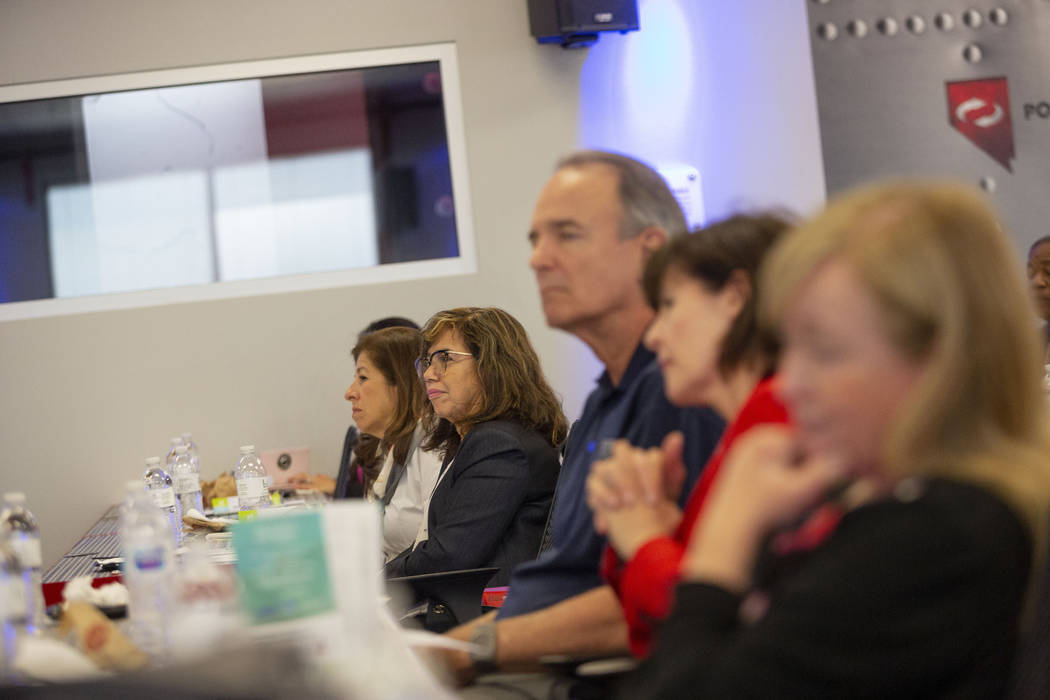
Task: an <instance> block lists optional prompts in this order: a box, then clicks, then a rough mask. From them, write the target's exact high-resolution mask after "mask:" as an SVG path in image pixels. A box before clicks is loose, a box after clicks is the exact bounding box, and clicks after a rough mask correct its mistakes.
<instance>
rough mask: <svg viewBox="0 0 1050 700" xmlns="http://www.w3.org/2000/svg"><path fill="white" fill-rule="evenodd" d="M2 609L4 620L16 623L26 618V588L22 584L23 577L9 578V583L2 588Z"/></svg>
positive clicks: (0, 595) (0, 597)
mask: <svg viewBox="0 0 1050 700" xmlns="http://www.w3.org/2000/svg"><path fill="white" fill-rule="evenodd" d="M5 589H6V590H5ZM0 610H2V611H3V614H4V617H3V619H4V620H9V621H12V622H15V623H17V622H20V621H24V620H25V618H26V612H27V607H26V589H25V586H23V585H22V579H21V578H16V577H14V576H12V577H11V578H10V579H8V583H7V585H6V586H3V587H2V588H0Z"/></svg>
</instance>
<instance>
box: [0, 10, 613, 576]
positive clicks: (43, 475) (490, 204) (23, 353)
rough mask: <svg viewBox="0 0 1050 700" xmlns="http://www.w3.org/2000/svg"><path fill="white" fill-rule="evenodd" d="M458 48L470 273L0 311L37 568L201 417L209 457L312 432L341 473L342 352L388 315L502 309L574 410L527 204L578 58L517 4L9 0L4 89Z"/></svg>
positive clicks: (568, 115)
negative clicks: (112, 305) (40, 544)
mask: <svg viewBox="0 0 1050 700" xmlns="http://www.w3.org/2000/svg"><path fill="white" fill-rule="evenodd" d="M438 41H455V42H456V44H457V49H458V52H459V67H460V78H461V82H462V90H463V111H464V120H465V129H466V134H467V158H468V164H469V168H470V173H471V190H472V192H471V194H472V200H473V207H474V212H473V214H474V222H475V226H476V236H477V240H478V244H477V245H478V264H479V269H480V271H479V273H478V274H476V275H469V276H462V277H453V278H445V279H437V280H430V281H419V282H402V283H397V284H387V285H369V286H360V287H346V288H341V289H330V290H325V291H317V292H300V293H294V294H280V295H270V296H262V297H253V298H244V299H235V300H226V301H214V302H205V303H189V304H181V305H170V306H161V307H155V308H146V309H136V310H127V311H113V312H101V313H92V314H84V315H78V316H67V317H57V318H48V319H39V320H28V321H15V322H7V323H3V324H0V378H2V379H0V384H2V387H3V390H2V391H0V445H2V457H0V458H2V459H3V467H0V489H14V488H18V489H23V490H25V491H27V492H28V494H29V498H30V504H31V507H32V508H33V509H34V511H36V513H37V515H38V516H39V518H40V520H41V527H42V531H43V537H44V559H45V563H50V562H52V561H54V560H55V559H56V558H57V557H59V556H61V555H62V554H63V553H64V552H65V551H67V550H68V549H69V548H70V547H71V546H72V545H73V544H74V542H75V540H76V538H77V537H78V536H79V535H80V534H81V533H83V532H84V531H85V530H86V529H87V528H88V527H89V526H90V525H91V524H92V523H93V522H94V520H95V519H96V518H97V517H98V516H99V515H100V514H101V513H102V512H103V510H104V509H105V508H106V507H107V506H108V505H109V504H110V503H112V502H115V501H116V500H118V499H119V497H120V495H121V484H122V482H123V481H125V480H126V479H127V478H129V477H135V476H137V475H138V474H140V473H141V462H142V459H143V458H144V457H146V456H148V455H151V454H156V453H157V452H159V451H161V450H162V449H163V448H164V446H165V445H166V443H167V439H168V437H170V436H171V435H173V434H176V433H177V432H179V431H183V430H191V431H193V433H194V437H195V438H196V440H197V441H198V443H199V444H200V448H201V453H202V470H203V472H204V475H205V476H206V477H212V476H215V475H216V474H218V473H219V472H220V471H221V470H223V469H230V468H231V467H232V464H233V462H234V461H235V458H236V457H237V447H238V445H240V444H242V443H244V442H248V441H254V442H255V443H256V444H257V445H259V446H260V447H277V446H296V445H309V446H310V447H311V449H312V459H313V464H314V465H315V466H316V467H318V468H320V469H327V470H329V471H330V472H333V473H334V469H335V465H336V463H337V462H338V459H339V453H340V450H341V448H342V438H343V432H344V431H345V430H346V426H347V424H348V422H349V418H350V411H349V409H350V406H349V404H347V403H346V402H345V401H343V391H344V389H345V387H346V385H347V384H348V383H349V381H350V374H351V370H352V363H351V360H350V359H349V348H350V346H351V345H352V342H353V339H354V336H355V334H356V332H357V330H358V329H359V328H361V327H362V326H363V325H365V324H366V323H367V322H368V321H370V320H372V319H374V318H377V317H380V316H385V315H390V314H399V315H407V316H409V317H412V318H415V319H417V320H419V321H424V320H426V318H427V317H428V316H429V315H430V314H431V313H433V312H434V311H437V310H439V309H441V308H448V307H452V306H459V305H467V304H472V305H473V304H476V305H499V306H503V307H505V308H507V309H508V310H509V311H510V312H511V313H513V314H515V315H516V316H517V317H518V318H519V319H520V320H521V321H522V323H524V324H525V326H526V328H528V329H529V331H530V333H531V335H532V337H533V340H534V341H535V343H536V345H537V347H538V349H539V351H540V353H541V355H542V357H543V359H544V361H545V364H546V368H547V370H548V373H549V375H550V378H551V381H552V383H553V384H555V386H558V387H560V388H561V389H562V391H563V393H564V394H565V403H566V410H567V411H568V412H570V413H575V412H577V411H578V409H579V405H580V403H581V402H582V398H583V395H584V394H585V392H586V390H587V385H588V384H589V383H590V379H591V376H590V375H591V373H592V372H591V369H590V365H587V369H586V370H585V371H584V372H577V371H576V370H575V367H576V366H577V364H579V363H581V362H583V363H585V364H586V362H587V359H588V357H589V352H588V351H587V350H586V349H585V348H583V346H582V345H580V344H579V343H578V342H577V341H575V340H574V339H572V338H570V337H568V336H566V335H564V334H561V333H557V332H554V331H550V330H548V329H547V328H546V327H545V324H544V322H543V317H542V314H541V313H540V309H539V304H538V301H537V296H536V292H535V287H534V283H533V280H532V277H531V273H530V272H529V270H528V267H527V264H526V259H527V255H528V247H527V244H526V240H525V234H526V229H527V225H528V219H529V215H530V212H531V207H532V200H533V199H534V198H535V195H536V193H537V192H538V191H539V188H540V187H541V186H542V184H543V181H544V180H545V179H546V177H547V176H548V174H549V172H550V169H551V166H552V164H553V162H554V160H555V159H556V157H557V156H558V155H559V154H560V153H563V152H565V151H567V150H570V149H571V148H572V147H573V146H574V143H575V139H576V133H575V128H576V108H577V76H578V73H579V68H580V65H581V63H582V62H583V60H584V58H585V57H586V53H585V52H565V51H561V50H559V49H556V48H552V47H540V46H537V45H536V44H535V43H534V42H533V40H532V39H531V37H530V36H529V32H528V19H527V14H526V7H525V4H524V2H517V1H511V0H491V1H488V0H486V1H482V2H479V1H477V0H428V1H427V2H419V1H412V0H383V1H382V2H375V1H374V0H333V1H327V0H311V1H309V2H294V3H293V2H286V1H284V0H241V1H238V0H223V2H213V1H211V0H180V2H166V1H160V0H147V1H145V2H143V1H142V0H78V2H60V1H55V2H50V1H48V0H10V1H9V0H5V1H4V2H3V4H2V5H0V84H12V83H21V82H34V81H41V80H52V79H60V78H70V77H79V76H87V75H101V74H106V73H123V72H130V71H139V70H151V69H160V68H171V67H180V66H189V65H199V64H208V63H217V62H230V61H238V60H252V59H261V58H274V57H283V56H297V55H305V54H312V53H325V52H335V51H347V50H353V49H363V48H378V47H387V46H400V45H411V44H421V43H431V42H438Z"/></svg>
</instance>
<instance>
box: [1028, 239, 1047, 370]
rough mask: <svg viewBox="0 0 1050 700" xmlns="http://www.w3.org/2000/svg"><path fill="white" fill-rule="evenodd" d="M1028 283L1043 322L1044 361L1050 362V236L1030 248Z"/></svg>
mask: <svg viewBox="0 0 1050 700" xmlns="http://www.w3.org/2000/svg"><path fill="white" fill-rule="evenodd" d="M1028 284H1029V286H1030V288H1031V292H1032V300H1033V301H1034V302H1035V312H1036V314H1038V316H1039V318H1040V320H1042V322H1043V324H1042V338H1043V346H1044V352H1043V363H1044V364H1050V236H1043V237H1042V238H1040V239H1039V240H1037V241H1036V242H1035V243H1033V244H1032V247H1031V248H1029V249H1028Z"/></svg>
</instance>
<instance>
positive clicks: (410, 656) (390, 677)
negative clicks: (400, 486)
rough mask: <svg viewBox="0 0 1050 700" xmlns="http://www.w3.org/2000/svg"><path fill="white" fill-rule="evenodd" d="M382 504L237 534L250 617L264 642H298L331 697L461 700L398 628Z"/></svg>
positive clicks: (338, 508)
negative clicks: (390, 611) (388, 602)
mask: <svg viewBox="0 0 1050 700" xmlns="http://www.w3.org/2000/svg"><path fill="white" fill-rule="evenodd" d="M380 542H381V537H380V519H379V511H378V508H377V507H376V506H375V504H372V503H368V502H367V501H363V500H359V501H343V502H337V503H334V504H331V505H329V506H327V507H325V508H323V509H320V510H302V511H291V512H285V513H281V514H279V515H276V514H275V515H273V516H269V515H267V516H264V517H260V518H258V519H256V520H249V521H244V522H241V523H238V524H237V525H236V526H235V527H234V529H233V546H234V549H235V550H236V552H237V578H238V590H239V597H240V603H241V609H242V611H243V613H244V615H245V617H247V619H248V620H249V621H250V623H251V625H252V626H251V628H250V634H251V636H252V637H253V638H254V639H255V640H257V641H269V642H277V643H289V642H290V643H294V644H295V645H296V646H298V647H299V648H300V649H301V650H303V652H304V656H305V657H306V658H308V659H310V660H311V662H312V664H313V665H315V666H316V669H317V671H318V672H319V674H318V675H319V677H320V678H321V679H323V681H322V682H323V685H324V686H325V689H327V690H335V691H339V692H340V694H343V693H350V694H352V696H353V697H361V698H370V697H376V698H379V697H382V698H398V697H403V698H409V697H428V698H431V697H433V698H442V697H449V698H451V697H453V696H452V695H451V694H450V693H449V691H448V690H447V689H445V688H444V687H442V686H441V684H440V683H438V681H437V680H436V679H435V678H434V677H433V675H432V674H431V673H430V672H429V671H428V670H427V669H426V667H425V666H424V665H423V663H422V662H421V661H420V660H419V658H418V657H417V656H416V655H415V653H414V652H413V651H412V650H411V649H410V648H409V646H408V644H407V643H406V637H405V635H404V634H403V633H402V630H400V628H398V627H396V625H392V624H390V622H389V615H387V614H386V611H385V607H384V604H383V602H382V600H383V598H382V596H383V582H382V566H381V564H382V553H381V550H380Z"/></svg>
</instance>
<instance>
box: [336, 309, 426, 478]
mask: <svg viewBox="0 0 1050 700" xmlns="http://www.w3.org/2000/svg"><path fill="white" fill-rule="evenodd" d="M422 344H423V336H422V335H421V334H420V332H419V331H417V330H415V329H413V328H403V327H395V328H383V329H381V330H378V331H373V332H371V333H367V334H365V335H363V336H361V339H360V340H358V341H357V345H355V346H354V349H353V350H352V351H351V354H352V355H353V356H354V361H357V359H358V358H359V357H360V356H361V353H368V359H370V360H371V361H372V364H373V365H374V366H375V368H376V370H377V371H378V372H379V373H380V374H382V375H383V379H385V380H386V381H387V383H389V384H391V385H393V387H394V396H395V405H394V416H393V418H392V419H391V420H390V425H388V426H387V428H386V430H385V431H383V439H382V440H376V439H371V440H369V439H365V436H362V439H361V440H360V441H359V443H358V447H357V449H355V450H354V455H355V456H356V457H357V462H358V464H359V465H360V466H361V470H362V471H363V472H364V475H365V480H364V487H365V492H366V493H367V492H368V489H370V488H371V487H372V484H373V483H374V482H375V480H376V477H377V476H379V472H380V470H381V469H382V466H383V456H384V455H386V453H387V451H388V450H393V451H394V461H395V462H404V461H405V460H406V459H407V458H408V450H409V448H410V447H411V445H412V434H413V433H414V432H415V430H416V423H418V422H419V419H420V417H421V416H422V415H423V404H424V403H425V402H426V395H425V394H424V393H423V386H422V384H420V382H419V377H418V376H417V375H416V370H415V367H414V364H413V363H414V362H415V360H416V358H417V357H419V351H420V347H422Z"/></svg>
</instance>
